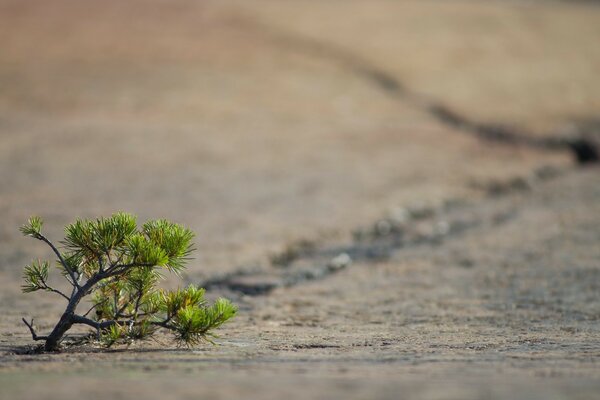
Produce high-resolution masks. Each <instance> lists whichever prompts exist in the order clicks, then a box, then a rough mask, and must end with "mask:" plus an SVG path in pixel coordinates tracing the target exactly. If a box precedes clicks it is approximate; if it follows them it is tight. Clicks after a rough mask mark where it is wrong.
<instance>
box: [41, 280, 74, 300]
mask: <svg viewBox="0 0 600 400" xmlns="http://www.w3.org/2000/svg"><path fill="white" fill-rule="evenodd" d="M42 283H43V284H44V289H45V290H47V291H49V292H53V293H56V294H59V295H61V296H62V297H64V298H65V299H67V301H71V298H70V297H69V296H67V295H66V294H64V293H63V292H61V291H60V290H58V289H54V288H51V287H50V286H48V285H47V284H46V282H44V281H42Z"/></svg>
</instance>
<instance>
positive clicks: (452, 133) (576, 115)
mask: <svg viewBox="0 0 600 400" xmlns="http://www.w3.org/2000/svg"><path fill="white" fill-rule="evenodd" d="M599 38H600V9H599V8H598V7H596V6H594V5H591V4H590V3H587V2H557V1H509V2H505V1H460V0H457V1H391V0H387V1H384V0H374V1H360V0H356V1H353V0H346V1H339V0H330V1H312V2H299V1H293V0H280V1H230V0H227V1H208V0H206V1H189V0H174V1H171V0H169V1H166V0H162V1H161V0H145V1H136V0H128V1H112V0H110V1H75V0H73V1H69V0H59V1H52V2H48V1H36V0H27V1H10V0H2V1H1V2H0V49H1V51H0V209H1V210H2V216H3V218H4V222H3V224H2V226H1V228H0V229H1V231H0V251H1V252H2V254H3V256H4V257H2V259H1V260H0V268H2V273H6V271H5V270H6V269H7V268H8V267H9V266H10V267H12V264H13V262H14V261H15V260H18V259H20V257H19V254H20V253H19V252H20V251H21V244H20V243H21V241H20V239H15V238H16V237H17V235H16V233H17V232H16V227H17V226H19V224H21V223H22V221H24V220H25V219H26V218H27V217H28V216H29V215H32V214H39V215H41V216H43V217H44V218H45V219H46V221H47V229H50V230H51V232H52V233H54V234H56V235H57V236H58V235H60V233H61V232H60V229H62V228H61V227H62V226H64V224H65V223H68V222H70V221H72V220H73V219H74V218H75V217H94V216H97V215H103V214H109V213H112V212H114V211H116V210H125V211H129V212H133V213H136V214H138V215H139V216H140V219H141V220H145V219H147V218H151V217H165V218H170V219H173V220H176V221H178V222H181V223H185V224H187V225H189V226H190V227H191V228H192V229H194V230H195V231H196V232H198V240H197V242H198V248H199V250H200V251H199V254H198V257H199V258H198V262H197V265H194V266H193V268H192V269H191V271H190V273H199V274H200V273H202V271H215V270H223V269H227V268H232V267H233V266H238V265H240V264H244V263H253V262H258V261H259V260H260V259H261V257H264V256H265V255H266V254H268V253H269V252H270V251H275V250H277V249H280V248H281V247H282V246H283V245H284V244H285V243H287V242H289V241H292V240H297V239H298V238H302V237H305V236H310V237H315V236H319V235H336V234H339V233H340V232H341V233H343V232H346V231H348V229H350V228H352V227H354V226H356V225H357V224H359V223H361V222H364V221H368V220H369V219H370V218H373V217H375V216H377V215H380V214H381V212H382V210H385V209H387V208H389V207H391V206H395V205H401V204H408V203H414V202H423V201H428V202H429V201H430V202H433V203H435V202H438V201H441V200H443V199H447V198H450V197H455V196H469V195H472V194H473V191H472V188H471V187H472V186H473V185H472V182H473V181H478V180H485V179H488V178H498V177H502V176H514V175H515V174H519V173H524V172H527V171H531V170H532V169H533V168H536V167H538V166H540V165H547V164H556V163H557V164H561V163H569V162H570V156H569V155H568V154H563V153H561V152H556V153H548V152H540V151H536V150H535V149H529V148H525V149H523V148H515V147H510V146H503V145H499V144H494V143H490V142H485V141H481V140H478V139H477V138H475V137H473V135H470V134H469V133H468V132H462V131H461V129H460V127H456V126H452V125H449V124H445V123H444V122H443V121H440V120H439V118H436V117H435V116H434V115H432V114H431V112H430V111H429V110H428V109H427V103H428V102H433V103H435V104H437V105H442V106H444V107H447V108H449V109H450V110H453V112H456V113H459V114H461V115H463V116H465V117H466V118H468V119H469V120H471V121H475V122H477V123H489V124H502V125H506V126H511V127H516V128H517V129H518V130H523V131H525V132H527V133H528V134H531V135H556V134H563V133H564V132H567V133H568V132H572V131H573V129H576V128H577V126H578V125H577V124H580V123H582V121H584V122H585V123H588V124H589V123H590V121H592V122H593V121H594V119H596V120H597V118H598V110H599V109H600V80H599V79H598V71H600V46H598V39H599Z"/></svg>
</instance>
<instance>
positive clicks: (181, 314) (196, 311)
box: [173, 298, 237, 345]
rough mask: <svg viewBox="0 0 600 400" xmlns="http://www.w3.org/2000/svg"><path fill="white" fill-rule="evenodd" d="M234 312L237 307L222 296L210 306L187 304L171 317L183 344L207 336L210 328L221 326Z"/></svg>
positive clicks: (178, 337)
mask: <svg viewBox="0 0 600 400" xmlns="http://www.w3.org/2000/svg"><path fill="white" fill-rule="evenodd" d="M236 312H237V307H235V306H234V305H233V304H231V302H230V301H229V300H227V299H222V298H221V299H218V300H217V301H215V303H214V304H213V305H212V306H210V307H206V306H194V305H189V306H186V307H183V308H180V309H179V310H178V311H177V314H176V315H175V317H174V318H173V327H174V328H175V331H176V332H177V336H176V337H177V339H178V340H179V341H181V342H183V343H185V344H188V345H194V344H197V343H199V342H200V341H201V340H202V339H206V338H207V334H208V332H209V331H210V330H212V329H215V328H218V327H219V326H221V325H222V324H223V323H225V322H226V321H227V320H228V319H230V318H231V317H233V316H234V315H235V314H236ZM207 340H208V339H207Z"/></svg>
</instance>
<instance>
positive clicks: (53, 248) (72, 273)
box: [34, 233, 80, 289]
mask: <svg viewBox="0 0 600 400" xmlns="http://www.w3.org/2000/svg"><path fill="white" fill-rule="evenodd" d="M34 237H35V238H36V239H38V240H41V241H42V242H44V243H46V244H47V245H48V246H50V248H51V249H52V251H53V252H54V254H56V256H57V257H58V260H59V261H60V263H61V264H62V266H63V267H65V270H66V271H67V273H68V274H69V276H70V277H71V280H72V282H71V284H72V285H73V286H76V287H77V288H78V289H79V288H80V286H79V283H78V282H77V278H76V277H75V272H74V271H73V270H72V269H71V268H70V267H69V265H68V264H67V262H66V261H65V259H64V258H63V256H62V254H60V251H58V249H57V248H56V247H55V246H54V245H53V244H52V242H51V241H50V240H48V239H47V238H46V237H45V236H44V235H42V234H41V233H38V234H36V235H35V236H34Z"/></svg>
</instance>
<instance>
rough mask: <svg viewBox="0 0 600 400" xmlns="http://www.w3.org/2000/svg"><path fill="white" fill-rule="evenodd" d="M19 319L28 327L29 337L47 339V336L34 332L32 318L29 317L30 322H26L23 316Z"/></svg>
mask: <svg viewBox="0 0 600 400" xmlns="http://www.w3.org/2000/svg"><path fill="white" fill-rule="evenodd" d="M21 320H22V321H23V323H24V324H25V325H27V327H28V328H29V332H31V337H32V338H33V340H46V339H48V336H38V335H37V333H35V329H33V318H32V319H31V322H27V320H26V319H25V318H21Z"/></svg>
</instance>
